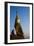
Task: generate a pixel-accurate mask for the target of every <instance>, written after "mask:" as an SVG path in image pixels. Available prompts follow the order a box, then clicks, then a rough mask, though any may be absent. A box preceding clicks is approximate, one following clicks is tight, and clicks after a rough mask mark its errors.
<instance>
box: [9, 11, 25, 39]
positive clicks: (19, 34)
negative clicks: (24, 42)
mask: <svg viewBox="0 0 34 46" xmlns="http://www.w3.org/2000/svg"><path fill="white" fill-rule="evenodd" d="M14 28H15V30H12V32H11V35H10V39H24V33H23V30H22V28H21V24H20V16H19V15H18V14H17V12H16V18H15V24H14ZM15 32H16V33H15ZM14 33H15V34H14Z"/></svg>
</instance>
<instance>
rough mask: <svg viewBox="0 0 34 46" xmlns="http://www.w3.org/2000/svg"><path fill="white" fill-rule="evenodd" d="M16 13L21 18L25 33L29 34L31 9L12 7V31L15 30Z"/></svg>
mask: <svg viewBox="0 0 34 46" xmlns="http://www.w3.org/2000/svg"><path fill="white" fill-rule="evenodd" d="M16 11H17V15H19V16H20V21H21V22H20V24H21V27H22V29H23V32H26V33H29V23H30V22H29V19H30V8H29V7H23V6H10V31H12V30H13V28H14V24H15V17H16Z"/></svg>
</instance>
